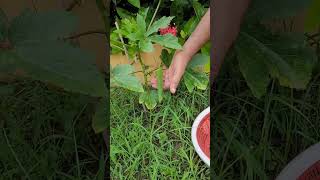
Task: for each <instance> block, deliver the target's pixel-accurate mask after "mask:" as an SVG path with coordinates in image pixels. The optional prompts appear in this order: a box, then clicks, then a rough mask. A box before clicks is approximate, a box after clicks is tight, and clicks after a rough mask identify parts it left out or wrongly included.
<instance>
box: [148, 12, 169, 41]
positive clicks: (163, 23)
mask: <svg viewBox="0 0 320 180" xmlns="http://www.w3.org/2000/svg"><path fill="white" fill-rule="evenodd" d="M173 18H174V17H165V16H163V17H162V18H160V19H159V20H157V21H155V22H154V23H153V24H152V25H151V27H150V29H148V31H147V34H146V36H149V35H151V34H152V33H155V32H158V30H159V28H166V27H168V25H169V24H170V22H171V21H172V19H173Z"/></svg>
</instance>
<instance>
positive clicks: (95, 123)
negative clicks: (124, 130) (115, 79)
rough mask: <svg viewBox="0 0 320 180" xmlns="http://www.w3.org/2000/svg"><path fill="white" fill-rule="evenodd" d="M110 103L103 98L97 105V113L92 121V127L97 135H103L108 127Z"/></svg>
mask: <svg viewBox="0 0 320 180" xmlns="http://www.w3.org/2000/svg"><path fill="white" fill-rule="evenodd" d="M108 104H109V103H108V102H107V99H106V98H102V99H101V100H100V102H99V103H98V105H97V108H96V112H95V114H94V116H93V119H92V127H93V129H94V131H95V133H101V132H103V131H104V130H105V129H107V127H108V122H107V118H108V114H107V110H108Z"/></svg>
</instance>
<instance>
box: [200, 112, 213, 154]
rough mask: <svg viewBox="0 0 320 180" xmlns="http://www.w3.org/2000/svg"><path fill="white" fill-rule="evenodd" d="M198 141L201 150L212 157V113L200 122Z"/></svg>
mask: <svg viewBox="0 0 320 180" xmlns="http://www.w3.org/2000/svg"><path fill="white" fill-rule="evenodd" d="M197 141H198V143H199V146H200V148H201V150H202V151H203V152H204V154H205V155H206V156H208V157H209V159H210V113H209V114H207V115H206V116H205V117H204V118H203V119H202V120H201V122H200V123H199V126H198V129H197Z"/></svg>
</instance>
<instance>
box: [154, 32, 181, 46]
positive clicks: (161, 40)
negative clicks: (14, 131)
mask: <svg viewBox="0 0 320 180" xmlns="http://www.w3.org/2000/svg"><path fill="white" fill-rule="evenodd" d="M150 40H151V41H152V42H155V43H158V44H160V45H162V46H164V47H167V48H172V49H181V48H182V47H181V45H180V44H179V42H178V38H177V37H175V36H173V35H172V34H165V35H154V36H150Z"/></svg>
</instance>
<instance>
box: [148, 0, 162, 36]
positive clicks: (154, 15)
mask: <svg viewBox="0 0 320 180" xmlns="http://www.w3.org/2000/svg"><path fill="white" fill-rule="evenodd" d="M160 4H161V0H159V2H158V5H157V8H156V11H155V12H154V13H153V16H152V19H151V21H150V24H149V26H148V29H147V31H148V30H149V29H150V27H151V25H152V23H153V21H154V18H155V17H156V15H157V13H158V10H159V7H160Z"/></svg>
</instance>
